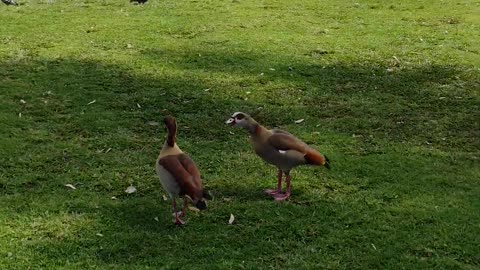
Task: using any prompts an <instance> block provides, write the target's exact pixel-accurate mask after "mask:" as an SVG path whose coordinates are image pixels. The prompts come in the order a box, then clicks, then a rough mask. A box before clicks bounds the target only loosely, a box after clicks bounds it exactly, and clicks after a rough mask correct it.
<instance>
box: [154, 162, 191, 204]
mask: <svg viewBox="0 0 480 270" xmlns="http://www.w3.org/2000/svg"><path fill="white" fill-rule="evenodd" d="M158 163H159V164H160V165H162V166H163V168H165V170H167V171H168V172H169V173H170V174H171V175H172V176H173V177H174V178H175V180H176V181H177V183H178V185H179V186H180V195H184V194H188V195H189V196H190V197H193V196H194V194H195V193H198V192H199V188H200V191H201V180H200V173H199V171H198V169H197V167H196V166H195V163H194V162H193V160H192V159H191V158H190V157H188V156H187V155H185V154H180V155H170V156H166V157H163V158H161V159H160V160H159V161H158Z"/></svg>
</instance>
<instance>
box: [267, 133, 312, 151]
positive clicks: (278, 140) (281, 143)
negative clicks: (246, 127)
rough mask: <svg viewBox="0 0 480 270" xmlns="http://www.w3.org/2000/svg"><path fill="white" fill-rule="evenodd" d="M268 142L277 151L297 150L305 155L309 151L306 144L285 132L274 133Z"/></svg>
mask: <svg viewBox="0 0 480 270" xmlns="http://www.w3.org/2000/svg"><path fill="white" fill-rule="evenodd" d="M267 142H268V143H269V144H270V145H271V146H273V147H274V148H276V149H277V150H282V151H288V150H295V151H298V152H300V153H303V154H304V153H306V152H307V149H308V146H307V145H306V144H305V143H304V142H302V141H300V140H299V139H297V138H295V137H294V136H293V135H291V134H290V133H287V132H284V131H282V132H278V131H276V132H274V134H273V135H272V136H270V137H269V138H268V140H267Z"/></svg>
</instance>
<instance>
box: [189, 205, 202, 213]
mask: <svg viewBox="0 0 480 270" xmlns="http://www.w3.org/2000/svg"><path fill="white" fill-rule="evenodd" d="M188 210H190V211H192V212H200V209H198V208H197V207H195V206H189V207H188Z"/></svg>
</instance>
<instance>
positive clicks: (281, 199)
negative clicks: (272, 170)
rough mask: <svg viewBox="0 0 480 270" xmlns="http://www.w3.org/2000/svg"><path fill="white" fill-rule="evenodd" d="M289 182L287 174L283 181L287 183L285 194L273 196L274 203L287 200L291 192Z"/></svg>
mask: <svg viewBox="0 0 480 270" xmlns="http://www.w3.org/2000/svg"><path fill="white" fill-rule="evenodd" d="M290 180H291V178H290V175H289V174H287V178H286V179H285V181H286V182H287V190H286V191H285V194H277V195H275V196H273V197H274V198H275V201H284V200H286V199H288V197H290V193H291V191H292V186H291V184H290Z"/></svg>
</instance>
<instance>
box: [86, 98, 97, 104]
mask: <svg viewBox="0 0 480 270" xmlns="http://www.w3.org/2000/svg"><path fill="white" fill-rule="evenodd" d="M95 102H97V100H96V99H94V100H92V101H90V102H88V103H87V105H91V104H93V103H95Z"/></svg>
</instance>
